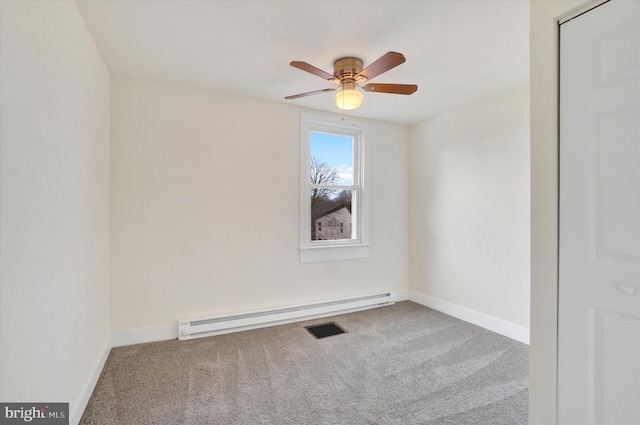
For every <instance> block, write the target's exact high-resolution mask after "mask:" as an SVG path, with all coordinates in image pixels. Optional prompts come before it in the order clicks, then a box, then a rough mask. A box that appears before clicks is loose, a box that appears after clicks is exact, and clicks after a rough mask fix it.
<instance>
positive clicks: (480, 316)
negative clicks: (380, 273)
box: [409, 291, 529, 345]
mask: <svg viewBox="0 0 640 425" xmlns="http://www.w3.org/2000/svg"><path fill="white" fill-rule="evenodd" d="M409 300H410V301H413V302H415V303H418V304H421V305H423V306H425V307H429V308H432V309H434V310H438V311H439V312H441V313H445V314H448V315H449V316H453V317H455V318H458V319H460V320H464V321H465V322H469V323H472V324H474V325H477V326H480V327H482V328H485V329H488V330H490V331H492V332H495V333H498V334H500V335H504V336H506V337H508V338H511V339H515V340H516V341H520V342H522V343H524V344H527V345H529V329H527V328H525V327H522V326H520V325H516V324H514V323H511V322H507V321H504V320H502V319H498V318H496V317H493V316H489V315H487V314H484V313H479V312H477V311H474V310H470V309H468V308H465V307H460V306H459V305H456V304H451V303H449V302H447V301H443V300H441V299H438V298H435V297H431V296H429V295H425V294H422V293H420V292H416V291H409Z"/></svg>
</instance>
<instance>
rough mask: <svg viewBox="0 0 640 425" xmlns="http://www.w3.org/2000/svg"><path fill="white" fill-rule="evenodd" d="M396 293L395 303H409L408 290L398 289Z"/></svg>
mask: <svg viewBox="0 0 640 425" xmlns="http://www.w3.org/2000/svg"><path fill="white" fill-rule="evenodd" d="M395 292H396V302H399V301H409V290H408V289H400V290H397V291H395Z"/></svg>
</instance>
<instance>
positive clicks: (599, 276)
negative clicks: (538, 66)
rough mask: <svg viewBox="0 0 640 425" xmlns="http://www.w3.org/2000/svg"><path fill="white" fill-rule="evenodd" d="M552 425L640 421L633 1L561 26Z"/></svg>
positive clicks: (639, 41) (638, 146) (639, 62)
mask: <svg viewBox="0 0 640 425" xmlns="http://www.w3.org/2000/svg"><path fill="white" fill-rule="evenodd" d="M559 267H560V269H559V313H558V317H559V331H558V334H559V342H558V350H559V353H558V424H559V425H570V424H575V425H586V424H589V425H593V424H603V425H640V1H636V0H631V1H629V0H611V1H609V2H607V3H605V4H603V5H600V6H598V7H596V8H595V9H592V10H591V11H589V12H587V13H585V14H583V15H581V16H579V17H577V18H575V19H573V20H570V21H568V22H566V23H564V24H562V26H561V29H560V258H559Z"/></svg>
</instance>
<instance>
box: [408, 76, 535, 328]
mask: <svg viewBox="0 0 640 425" xmlns="http://www.w3.org/2000/svg"><path fill="white" fill-rule="evenodd" d="M409 228H410V229H411V232H410V238H409V246H410V248H409V255H410V257H409V258H410V260H409V270H410V275H409V276H410V284H409V286H410V289H411V290H412V291H416V292H418V293H420V294H424V295H426V296H429V297H433V298H435V299H437V300H441V301H445V302H448V303H452V304H454V305H456V306H459V307H464V308H466V309H470V310H473V311H474V312H478V313H482V314H485V315H489V316H492V317H495V318H497V319H500V320H502V321H506V322H509V323H512V324H515V325H518V326H521V327H524V328H528V327H529V88H528V87H523V88H519V89H515V90H510V91H507V92H504V93H500V94H498V95H495V96H493V97H490V98H488V99H485V100H482V101H480V102H477V103H473V104H470V105H466V106H462V107H460V108H457V109H454V110H452V111H450V112H447V113H444V114H442V115H439V116H437V117H434V118H431V119H428V120H426V121H424V122H422V123H420V124H417V125H414V126H413V127H411V131H410V144H409Z"/></svg>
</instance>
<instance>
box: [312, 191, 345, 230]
mask: <svg viewBox="0 0 640 425" xmlns="http://www.w3.org/2000/svg"><path fill="white" fill-rule="evenodd" d="M352 198H353V191H352V190H329V189H312V190H311V240H312V241H328V240H338V239H352V238H354V237H355V235H354V234H353V226H352V223H353V220H352V219H351V212H352V211H351V200H352Z"/></svg>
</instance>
